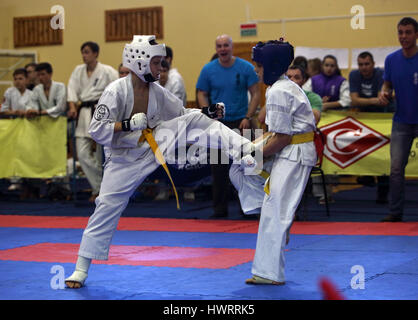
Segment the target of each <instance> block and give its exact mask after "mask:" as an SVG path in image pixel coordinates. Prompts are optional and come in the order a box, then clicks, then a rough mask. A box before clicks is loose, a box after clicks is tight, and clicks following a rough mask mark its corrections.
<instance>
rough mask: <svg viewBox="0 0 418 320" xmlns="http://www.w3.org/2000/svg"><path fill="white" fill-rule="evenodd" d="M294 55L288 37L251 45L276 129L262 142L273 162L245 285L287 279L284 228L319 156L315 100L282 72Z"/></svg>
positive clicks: (270, 127) (270, 119)
mask: <svg viewBox="0 0 418 320" xmlns="http://www.w3.org/2000/svg"><path fill="white" fill-rule="evenodd" d="M293 58H294V53H293V47H292V46H291V45H290V44H289V43H287V42H283V41H269V42H267V43H262V42H260V43H258V44H257V45H256V46H255V47H254V48H253V60H254V61H255V62H256V63H257V65H256V68H255V71H256V72H257V74H258V76H259V77H260V79H263V81H264V83H265V84H267V85H269V86H270V88H269V90H268V91H267V93H266V112H267V114H266V125H267V126H268V131H269V132H271V133H273V134H272V136H271V137H270V139H268V140H267V142H266V143H265V144H263V143H261V145H262V146H263V156H264V157H269V156H272V155H273V156H274V161H273V164H272V169H271V174H270V177H269V178H268V180H267V181H266V186H265V190H266V195H265V196H264V200H263V204H262V207H261V216H260V225H259V229H258V237H257V246H256V252H255V256H254V261H253V266H252V270H251V272H252V274H253V277H252V278H250V279H247V280H246V283H247V284H275V285H282V284H284V283H285V275H284V262H285V259H284V247H285V244H286V231H287V230H288V229H289V227H290V225H291V223H292V221H293V217H294V214H295V211H296V209H297V207H298V205H299V202H300V200H301V198H302V195H303V192H304V190H305V187H306V184H307V182H308V179H309V175H310V172H311V168H312V167H313V166H314V165H315V163H316V159H317V156H316V150H315V145H314V143H313V138H314V130H315V118H314V115H313V112H312V108H311V105H310V103H309V100H308V98H307V97H306V95H305V93H304V92H303V90H302V89H301V88H300V87H299V86H298V85H297V84H295V83H294V82H293V81H291V80H289V79H288V78H287V77H286V76H285V75H284V73H285V72H286V70H287V68H288V67H289V65H290V64H291V62H292V61H293Z"/></svg>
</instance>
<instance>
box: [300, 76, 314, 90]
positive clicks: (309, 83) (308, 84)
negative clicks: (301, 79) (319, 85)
mask: <svg viewBox="0 0 418 320" xmlns="http://www.w3.org/2000/svg"><path fill="white" fill-rule="evenodd" d="M302 89H303V90H305V91H312V79H311V78H309V79H308V81H306V82H305V83H304V85H303V86H302Z"/></svg>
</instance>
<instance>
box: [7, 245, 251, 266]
mask: <svg viewBox="0 0 418 320" xmlns="http://www.w3.org/2000/svg"><path fill="white" fill-rule="evenodd" d="M79 246H80V245H79V244H72V243H38V244H35V245H30V246H25V247H19V248H14V249H8V250H0V260H12V261H30V262H33V261H35V262H56V263H75V262H76V260H77V252H78V248H79ZM254 252H255V250H253V249H225V248H191V247H165V246H152V247H148V246H122V245H113V246H110V250H109V260H107V261H97V260H93V263H94V264H115V265H130V266H154V267H181V268H208V269H225V268H230V267H233V266H236V265H239V264H242V263H247V262H250V261H252V259H253V258H254Z"/></svg>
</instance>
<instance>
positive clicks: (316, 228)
mask: <svg viewBox="0 0 418 320" xmlns="http://www.w3.org/2000/svg"><path fill="white" fill-rule="evenodd" d="M87 221H88V218H86V217H45V216H16V215H2V216H0V227H18V228H70V229H84V228H85V227H86V225H87ZM118 230H130V231H178V232H225V233H257V231H258V222H257V221H236V220H192V219H160V218H129V217H122V218H121V219H120V221H119V225H118ZM290 232H291V233H292V234H312V235H383V236H417V235H418V222H396V223H391V222H386V223H381V222H301V221H297V222H295V223H294V224H293V226H292V228H291V230H290Z"/></svg>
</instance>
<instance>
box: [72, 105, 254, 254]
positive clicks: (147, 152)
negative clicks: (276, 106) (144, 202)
mask: <svg viewBox="0 0 418 320" xmlns="http://www.w3.org/2000/svg"><path fill="white" fill-rule="evenodd" d="M179 121H180V123H181V126H179V125H178V123H179ZM179 127H180V128H179ZM193 129H201V130H193ZM202 130H204V132H203V134H202ZM173 132H174V133H175V134H170V133H173ZM153 135H154V138H155V140H156V142H157V144H158V145H159V149H160V150H161V152H162V153H163V154H164V156H166V155H167V150H168V149H170V148H172V147H173V146H174V145H175V144H176V142H177V141H178V140H179V139H183V138H184V139H186V140H187V141H186V143H190V144H193V143H196V144H198V145H199V146H202V147H204V148H206V147H208V141H209V140H210V147H211V148H216V147H218V148H220V147H222V149H223V150H224V151H225V152H227V154H229V155H230V156H231V158H233V159H235V160H237V159H240V158H241V148H242V149H243V152H244V154H247V153H250V152H251V150H250V149H251V146H252V143H251V141H249V140H247V139H245V138H244V137H242V136H240V135H239V134H237V133H235V132H234V131H232V130H230V129H229V128H227V127H226V126H224V125H223V124H222V123H221V122H219V121H214V120H211V119H209V118H208V117H206V116H205V115H203V114H202V113H200V112H192V113H187V114H185V115H183V116H181V117H178V118H175V119H172V120H170V121H166V122H164V123H162V124H160V125H158V126H157V127H156V128H155V130H154V131H153ZM203 136H206V137H208V139H202V137H203ZM218 137H219V138H220V139H218ZM143 147H144V149H142V148H143ZM129 151H132V153H135V151H138V152H139V151H140V153H138V157H137V158H136V159H133V160H132V157H131V156H132V154H129V158H128V157H114V158H112V155H110V158H109V159H107V161H106V163H105V169H104V175H103V181H102V185H101V188H100V193H99V196H98V197H97V198H96V209H95V211H94V213H93V215H92V216H91V217H90V219H89V222H88V225H87V227H86V229H85V230H84V233H83V238H82V240H81V244H80V249H79V253H78V254H79V255H80V256H82V257H85V258H90V259H96V260H107V259H108V254H109V247H110V243H111V240H112V237H113V234H114V232H115V230H116V227H117V224H118V222H119V218H120V215H121V214H122V212H123V210H124V209H125V208H126V206H127V205H128V202H129V198H130V196H131V195H132V193H133V192H134V191H135V189H136V188H137V187H138V186H139V185H140V184H141V183H142V182H143V181H144V180H145V178H146V177H147V176H148V175H149V174H151V173H152V172H153V171H154V170H155V169H157V168H158V166H159V165H160V164H159V163H158V162H157V161H156V160H155V156H154V154H153V152H152V150H151V148H150V147H149V145H148V144H147V143H146V142H145V143H144V145H143V146H142V147H141V148H135V149H131V150H129Z"/></svg>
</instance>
